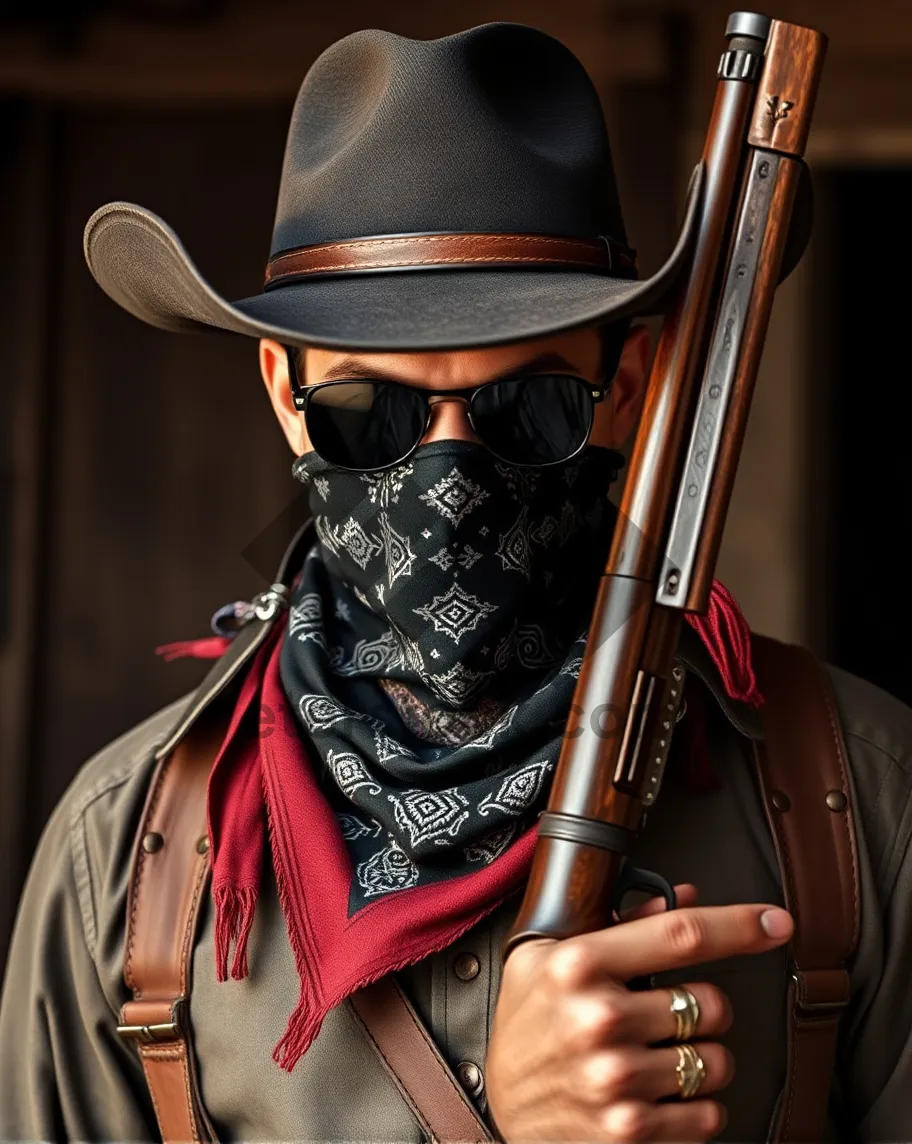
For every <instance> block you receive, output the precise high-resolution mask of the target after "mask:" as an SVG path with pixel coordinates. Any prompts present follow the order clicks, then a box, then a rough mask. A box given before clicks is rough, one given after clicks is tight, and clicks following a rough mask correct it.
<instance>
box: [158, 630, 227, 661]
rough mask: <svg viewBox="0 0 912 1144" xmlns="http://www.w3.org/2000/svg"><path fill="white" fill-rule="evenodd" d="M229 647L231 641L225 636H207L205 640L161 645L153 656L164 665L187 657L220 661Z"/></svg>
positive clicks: (181, 641) (179, 641) (180, 641)
mask: <svg viewBox="0 0 912 1144" xmlns="http://www.w3.org/2000/svg"><path fill="white" fill-rule="evenodd" d="M229 647H231V640H230V639H228V638H227V637H226V636H207V637H206V638H205V639H199V640H178V641H177V642H176V643H166V644H162V645H161V646H160V647H157V648H156V649H155V654H156V655H160V656H161V657H162V659H163V660H164V661H165V663H170V662H171V661H172V660H173V659H186V658H187V657H188V656H190V657H192V658H193V659H220V658H221V657H222V656H223V655H224V654H225V652H226V651H227V650H228V648H229Z"/></svg>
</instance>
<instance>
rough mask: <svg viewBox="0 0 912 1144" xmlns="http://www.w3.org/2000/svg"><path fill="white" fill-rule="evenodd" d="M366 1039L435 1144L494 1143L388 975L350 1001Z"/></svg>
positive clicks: (435, 1047)
mask: <svg viewBox="0 0 912 1144" xmlns="http://www.w3.org/2000/svg"><path fill="white" fill-rule="evenodd" d="M350 1004H351V1007H352V1009H353V1010H354V1013H355V1016H356V1017H357V1019H358V1022H359V1024H360V1025H361V1028H362V1029H363V1031H364V1035H365V1036H366V1037H367V1039H368V1040H369V1041H370V1043H371V1045H372V1047H373V1048H374V1050H375V1052H376V1053H377V1055H378V1056H379V1058H380V1061H381V1063H382V1064H383V1066H384V1068H385V1069H386V1071H387V1073H388V1074H389V1076H390V1078H391V1079H392V1081H393V1083H394V1084H395V1085H396V1087H397V1088H398V1089H399V1092H400V1093H401V1095H402V1097H403V1098H404V1100H405V1102H406V1103H407V1104H408V1106H409V1108H410V1109H411V1111H412V1114H413V1116H414V1117H415V1119H416V1120H417V1121H418V1123H419V1124H420V1125H421V1127H422V1129H423V1130H424V1132H425V1133H426V1134H427V1136H428V1138H429V1139H430V1140H431V1141H433V1142H434V1144H450V1142H453V1144H455V1142H456V1141H471V1142H473V1144H483V1142H484V1141H489V1140H492V1139H493V1136H492V1134H491V1132H490V1131H489V1130H488V1128H487V1126H486V1125H485V1123H484V1121H483V1120H482V1119H481V1117H480V1116H479V1114H478V1113H477V1112H476V1110H475V1108H474V1107H473V1106H472V1104H471V1103H470V1101H469V1098H468V1097H467V1096H466V1094H465V1093H464V1092H463V1090H462V1088H461V1087H460V1085H459V1082H458V1081H457V1080H456V1078H455V1077H454V1076H453V1074H452V1072H451V1071H450V1068H449V1066H448V1065H447V1063H446V1061H444V1059H443V1057H442V1056H441V1055H440V1053H439V1052H438V1051H437V1046H436V1045H435V1044H434V1042H433V1041H432V1040H431V1038H430V1037H429V1036H428V1033H427V1030H426V1029H425V1027H424V1025H423V1024H422V1023H421V1020H420V1018H419V1017H418V1015H417V1013H416V1012H415V1010H414V1009H413V1008H412V1006H411V1004H410V1003H409V1001H408V999H407V998H406V996H405V994H404V993H403V992H402V990H401V989H400V988H399V986H398V985H396V983H395V982H394V981H393V979H392V978H390V977H384V978H382V979H381V980H380V981H377V982H375V983H374V984H373V985H369V986H368V987H367V988H366V989H362V990H360V991H359V992H358V993H356V994H354V996H353V997H351V998H350Z"/></svg>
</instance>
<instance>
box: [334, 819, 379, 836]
mask: <svg viewBox="0 0 912 1144" xmlns="http://www.w3.org/2000/svg"><path fill="white" fill-rule="evenodd" d="M336 818H337V819H338V822H339V831H340V833H341V834H342V837H343V838H344V839H345V841H346V842H354V841H355V839H356V838H379V837H380V832H381V831H382V830H383V824H382V823H380V822H377V820H376V819H374V818H371V819H369V820H368V821H367V822H364V821H363V820H362V819H360V818H357V817H356V816H355V815H353V814H337V815H336Z"/></svg>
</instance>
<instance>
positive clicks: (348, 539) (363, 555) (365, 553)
mask: <svg viewBox="0 0 912 1144" xmlns="http://www.w3.org/2000/svg"><path fill="white" fill-rule="evenodd" d="M339 540H340V543H341V545H342V547H343V548H344V549H345V551H346V552H347V553H348V554H349V556H350V557H351V558H352V560H354V562H355V563H356V564H357V565H358V567H359V568H366V567H367V564H368V561H369V560H370V559H371V558H372V557H374V556H376V555H377V553H378V552H380V551H381V550H382V548H383V545H382V544H381V543H380V541H379V540H378V539H377V537H376V536H369V535H368V534H367V533H366V532H365V531H364V529H363V528H362V526H361V525H360V524H359V523H358V522H357V521H356V520H355V518H354V517H352V516H350V517H349V518H348V520H347V521H346V522H345V524H343V525H342V533H341V535H340V537H339Z"/></svg>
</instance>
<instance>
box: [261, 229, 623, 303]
mask: <svg viewBox="0 0 912 1144" xmlns="http://www.w3.org/2000/svg"><path fill="white" fill-rule="evenodd" d="M457 266H465V267H467V268H469V269H472V268H475V269H477V268H480V267H485V266H515V267H522V266H525V267H531V268H533V269H538V268H542V267H552V268H561V269H568V270H591V271H600V272H602V273H604V274H610V275H611V276H612V277H615V278H635V277H636V252H635V251H633V250H631V249H630V247H628V246H624V245H623V243H619V242H616V241H615V240H614V239H613V238H608V237H600V238H565V237H562V236H560V235H549V234H394V235H383V236H378V237H376V238H353V239H346V240H345V241H344V242H321V243H319V244H318V245H316V246H299V247H295V248H294V249H292V250H283V251H282V252H281V253H280V254H277V255H276V256H275V257H274V258H271V259H270V260H269V263H268V264H267V266H266V288H267V289H268V288H269V287H271V286H279V285H285V284H287V283H289V282H294V281H298V280H300V279H302V278H311V277H314V276H316V275H327V274H350V273H354V272H363V271H368V270H429V269H433V268H435V267H437V268H444V267H445V268H449V269H452V268H455V267H457Z"/></svg>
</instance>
